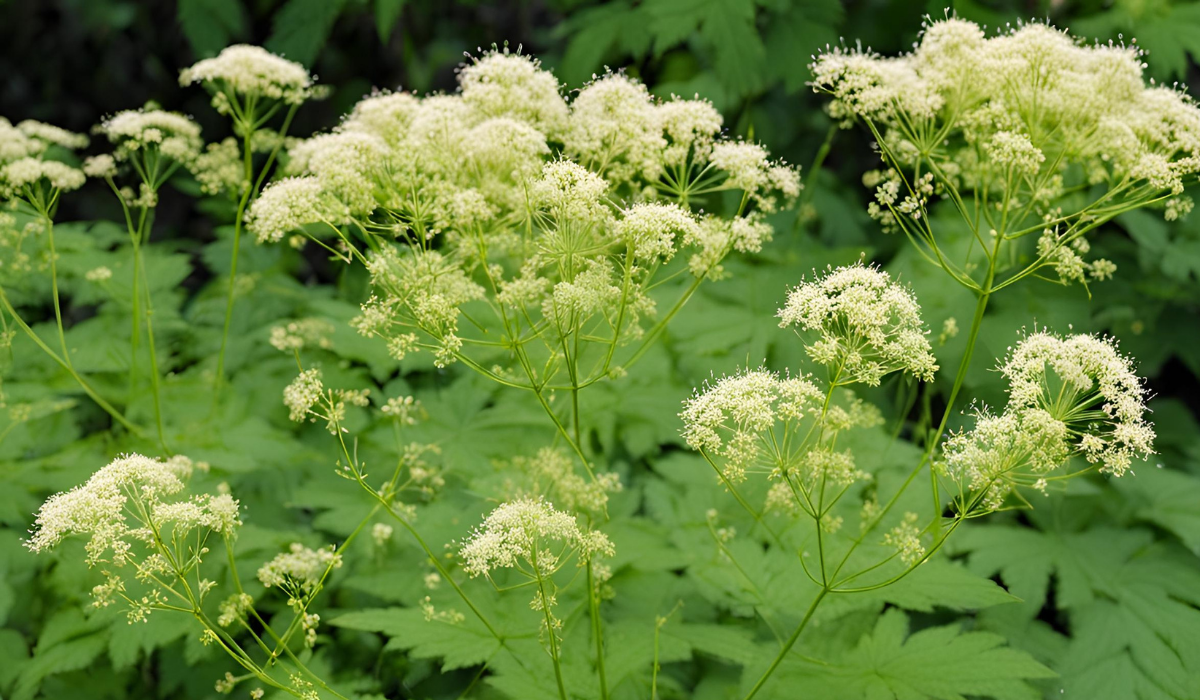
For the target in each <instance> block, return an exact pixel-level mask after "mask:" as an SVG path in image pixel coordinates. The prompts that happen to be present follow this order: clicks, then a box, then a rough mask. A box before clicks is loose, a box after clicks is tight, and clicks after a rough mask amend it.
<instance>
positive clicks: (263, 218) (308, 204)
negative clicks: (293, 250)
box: [246, 177, 350, 243]
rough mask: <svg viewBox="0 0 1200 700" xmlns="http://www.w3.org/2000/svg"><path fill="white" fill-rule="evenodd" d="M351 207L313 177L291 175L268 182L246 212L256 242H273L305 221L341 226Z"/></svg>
mask: <svg viewBox="0 0 1200 700" xmlns="http://www.w3.org/2000/svg"><path fill="white" fill-rule="evenodd" d="M349 218H350V210H349V209H348V208H347V207H346V206H345V205H344V204H342V203H341V202H339V201H338V200H337V199H335V198H334V197H332V196H330V194H329V193H328V192H326V191H325V189H324V187H322V185H321V182H320V181H319V180H317V178H315V177H294V178H287V179H285V180H279V181H277V182H273V183H271V185H270V186H269V187H267V188H266V189H265V190H263V192H262V194H261V195H259V196H258V198H257V199H255V200H254V204H252V205H251V206H250V210H249V211H248V212H246V221H247V229H248V230H249V231H250V232H251V233H253V234H254V235H255V237H256V238H257V239H258V242H259V243H268V242H270V243H274V242H277V241H279V240H281V239H282V238H283V235H284V234H285V233H288V232H289V231H295V230H296V229H299V228H300V227H302V226H307V225H308V224H318V223H320V224H325V225H327V226H340V225H341V224H344V223H346V222H347V221H348V220H349Z"/></svg>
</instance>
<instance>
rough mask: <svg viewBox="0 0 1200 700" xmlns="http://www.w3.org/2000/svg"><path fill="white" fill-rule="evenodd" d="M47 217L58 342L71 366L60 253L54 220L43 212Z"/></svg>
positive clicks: (51, 281)
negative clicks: (60, 281) (60, 293)
mask: <svg viewBox="0 0 1200 700" xmlns="http://www.w3.org/2000/svg"><path fill="white" fill-rule="evenodd" d="M43 216H44V217H45V219H46V234H47V236H46V237H47V240H48V241H49V242H50V292H51V295H52V296H53V297H54V323H55V325H56V326H57V327H58V342H59V345H61V346H62V352H63V354H62V356H63V361H64V362H66V363H67V366H68V367H71V366H72V365H71V351H70V350H68V349H67V334H66V330H65V329H64V328H63V320H62V304H61V303H60V302H59V298H58V253H57V252H56V251H55V250H54V221H53V220H52V219H51V218H50V215H49V214H48V213H43Z"/></svg>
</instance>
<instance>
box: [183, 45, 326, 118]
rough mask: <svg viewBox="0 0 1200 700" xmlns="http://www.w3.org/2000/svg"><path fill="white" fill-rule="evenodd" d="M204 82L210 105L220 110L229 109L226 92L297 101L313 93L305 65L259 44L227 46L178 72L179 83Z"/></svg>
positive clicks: (227, 110)
mask: <svg viewBox="0 0 1200 700" xmlns="http://www.w3.org/2000/svg"><path fill="white" fill-rule="evenodd" d="M193 83H203V84H205V86H207V87H208V88H209V89H210V90H212V91H213V93H214V96H213V106H214V107H215V108H216V109H217V111H219V112H221V113H222V114H225V113H228V112H229V110H230V99H229V97H230V96H229V95H228V94H227V93H226V92H225V91H226V90H230V91H233V92H234V93H236V94H237V95H238V96H241V97H251V98H260V99H264V100H279V101H282V102H284V103H287V104H298V103H300V102H303V101H304V100H306V99H308V98H309V97H311V96H312V91H313V79H312V77H311V76H310V75H309V74H308V71H307V70H306V69H305V68H304V66H302V65H300V64H299V63H296V62H295V61H289V60H287V59H285V58H283V57H281V56H276V55H275V54H273V53H271V52H269V51H267V50H266V49H263V48H261V47H258V46H248V45H245V44H239V45H236V46H229V47H226V48H225V49H223V50H222V51H221V53H219V54H217V55H216V56H215V57H214V58H206V59H204V60H202V61H199V62H197V63H196V64H195V65H193V66H192V67H190V68H185V69H184V70H183V71H181V72H180V74H179V84H180V85H184V86H187V85H191V84H193Z"/></svg>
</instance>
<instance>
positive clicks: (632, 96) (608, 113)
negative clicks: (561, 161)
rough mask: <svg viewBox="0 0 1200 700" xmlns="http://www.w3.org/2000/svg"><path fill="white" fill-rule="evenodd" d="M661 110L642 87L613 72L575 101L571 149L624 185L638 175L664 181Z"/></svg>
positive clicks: (570, 124)
mask: <svg viewBox="0 0 1200 700" xmlns="http://www.w3.org/2000/svg"><path fill="white" fill-rule="evenodd" d="M659 119H660V115H659V112H658V111H657V110H656V109H655V107H654V101H653V98H652V97H651V95H650V91H649V90H648V89H647V88H646V86H645V85H643V84H642V83H640V82H638V81H636V80H633V79H631V78H628V77H626V76H624V75H620V74H618V73H609V74H607V75H605V76H604V77H602V78H600V79H598V80H595V81H593V82H592V83H591V84H590V85H588V86H587V87H585V88H584V89H582V90H580V91H579V95H578V96H577V97H576V98H575V101H574V102H572V103H571V116H570V118H569V119H568V121H567V132H566V135H565V136H564V142H565V144H566V151H567V153H568V154H569V155H571V156H572V157H573V158H575V159H577V160H579V162H580V163H583V164H584V165H587V166H588V167H595V168H599V169H602V170H603V174H604V175H605V177H606V178H607V179H608V180H610V181H611V182H614V183H621V182H624V181H626V180H629V179H632V178H633V177H635V176H638V175H643V176H645V177H646V178H648V179H651V180H654V179H657V178H658V175H659V173H660V172H661V169H662V164H661V162H660V161H659V159H658V154H659V153H661V152H662V151H663V149H665V148H666V145H667V143H666V140H665V139H664V138H663V135H662V127H661V124H660V121H659Z"/></svg>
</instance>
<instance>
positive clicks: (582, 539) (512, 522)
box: [459, 498, 615, 578]
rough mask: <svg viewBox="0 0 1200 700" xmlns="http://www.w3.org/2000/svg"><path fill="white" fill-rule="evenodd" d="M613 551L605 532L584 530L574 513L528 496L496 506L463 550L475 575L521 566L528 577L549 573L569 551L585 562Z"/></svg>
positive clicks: (467, 566)
mask: <svg viewBox="0 0 1200 700" xmlns="http://www.w3.org/2000/svg"><path fill="white" fill-rule="evenodd" d="M551 547H554V549H551ZM614 553H615V552H614V550H613V546H612V543H611V542H610V541H609V539H608V537H606V536H605V535H604V534H603V533H601V532H597V531H595V530H593V531H588V532H585V531H583V530H581V529H580V528H579V525H578V523H576V522H575V516H573V515H570V514H569V513H564V512H562V511H559V510H556V509H555V508H554V506H552V505H550V504H549V503H547V502H546V501H543V500H541V499H530V498H525V499H520V500H516V501H510V502H508V503H503V504H501V505H500V506H498V507H497V508H496V509H495V510H493V511H492V512H491V513H490V514H489V515H488V516H487V517H486V518H484V520H483V524H482V525H481V526H480V527H478V528H476V529H475V531H474V532H472V533H471V536H470V537H468V538H467V541H466V542H465V543H464V544H463V546H462V548H461V549H460V550H459V556H460V557H462V560H463V570H464V571H466V572H467V573H468V574H470V575H471V576H472V577H475V576H479V575H484V576H490V575H491V573H492V572H493V571H495V570H497V569H512V568H514V567H520V568H521V569H522V571H523V572H526V573H527V575H529V576H540V577H542V578H546V577H548V576H550V575H551V574H553V573H554V572H555V571H557V570H558V569H559V568H560V567H561V565H562V564H563V563H564V562H565V560H566V559H567V557H569V556H571V555H578V558H579V559H578V563H579V565H580V566H582V565H584V563H585V562H586V561H587V560H588V559H591V558H592V557H598V556H603V557H611V556H613V555H614Z"/></svg>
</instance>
